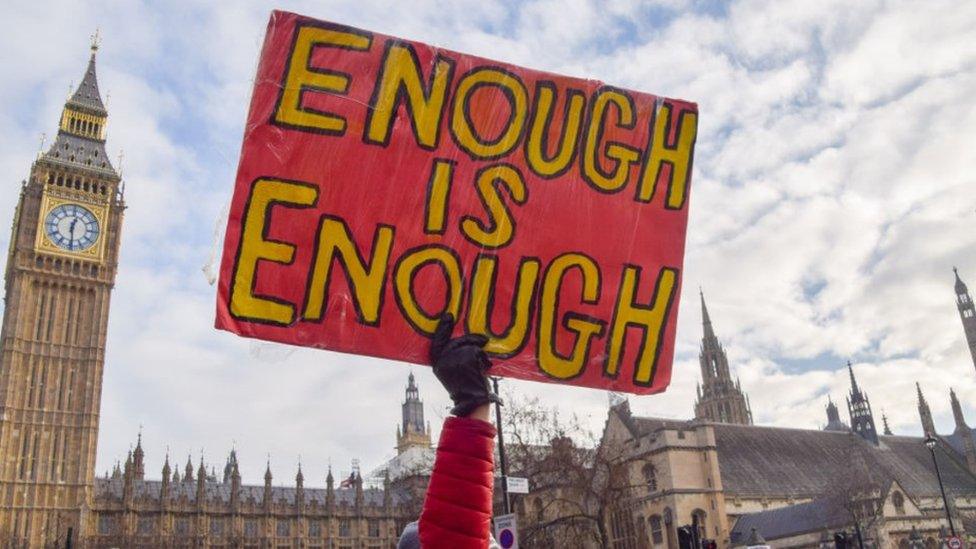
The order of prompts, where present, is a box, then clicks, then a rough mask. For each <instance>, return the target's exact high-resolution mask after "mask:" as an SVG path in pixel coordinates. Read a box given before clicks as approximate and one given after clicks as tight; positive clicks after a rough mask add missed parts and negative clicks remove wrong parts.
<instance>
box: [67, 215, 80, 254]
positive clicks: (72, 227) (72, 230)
mask: <svg viewBox="0 0 976 549" xmlns="http://www.w3.org/2000/svg"><path fill="white" fill-rule="evenodd" d="M77 224H78V218H77V217H76V218H74V219H72V220H71V224H70V225H68V232H69V233H70V234H71V239H70V240H68V249H69V250H74V249H75V225H77Z"/></svg>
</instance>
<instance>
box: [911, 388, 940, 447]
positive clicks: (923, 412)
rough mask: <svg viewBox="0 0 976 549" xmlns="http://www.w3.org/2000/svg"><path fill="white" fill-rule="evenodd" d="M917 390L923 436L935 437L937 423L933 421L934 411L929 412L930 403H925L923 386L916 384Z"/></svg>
mask: <svg viewBox="0 0 976 549" xmlns="http://www.w3.org/2000/svg"><path fill="white" fill-rule="evenodd" d="M915 389H917V390H918V417H919V419H921V420H922V434H923V435H925V436H929V435H931V436H935V422H934V421H932V410H929V403H928V402H925V396H924V395H923V394H922V386H921V385H919V384H918V382H917V381H916V382H915Z"/></svg>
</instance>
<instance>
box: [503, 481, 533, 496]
mask: <svg viewBox="0 0 976 549" xmlns="http://www.w3.org/2000/svg"><path fill="white" fill-rule="evenodd" d="M505 484H506V486H508V493H509V494H528V493H529V479H527V478H524V477H505Z"/></svg>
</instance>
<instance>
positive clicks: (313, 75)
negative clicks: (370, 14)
mask: <svg viewBox="0 0 976 549" xmlns="http://www.w3.org/2000/svg"><path fill="white" fill-rule="evenodd" d="M296 32H297V35H296V37H295V45H294V47H293V48H292V51H291V56H290V57H289V59H288V72H287V73H286V74H285V82H284V84H283V88H282V90H281V97H279V99H278V105H277V106H276V107H275V113H274V120H275V122H277V123H280V124H283V125H286V126H295V127H298V128H302V129H307V130H311V131H315V132H322V133H331V134H337V135H342V134H343V133H344V132H345V131H346V120H345V118H343V117H341V116H339V115H336V114H332V113H325V112H320V111H316V110H313V109H306V108H304V107H302V94H303V93H304V92H306V91H318V92H325V93H331V94H339V95H345V94H346V92H347V91H348V90H349V75H347V74H345V73H341V72H337V71H330V70H325V69H314V68H311V67H309V63H310V62H311V57H312V51H313V50H314V49H315V48H316V47H318V46H332V47H337V48H343V49H349V50H360V51H363V50H368V49H369V46H370V44H371V43H372V37H371V36H370V35H368V34H359V33H354V32H349V31H345V30H338V29H335V28H323V27H311V26H303V27H298V30H297V31H296Z"/></svg>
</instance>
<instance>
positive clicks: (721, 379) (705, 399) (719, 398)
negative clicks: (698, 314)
mask: <svg viewBox="0 0 976 549" xmlns="http://www.w3.org/2000/svg"><path fill="white" fill-rule="evenodd" d="M701 306H702V323H703V325H704V336H703V337H702V346H701V354H699V355H698V360H699V362H700V363H701V372H702V383H701V384H700V385H699V386H698V400H697V401H696V402H695V419H704V420H706V421H714V422H718V423H738V424H742V425H752V410H751V409H750V408H749V400H748V397H746V396H745V394H743V392H742V387H741V385H740V384H739V380H738V379H736V380H735V381H732V375H731V374H730V373H729V359H728V357H727V356H726V355H725V349H723V348H722V344H721V343H719V341H718V338H717V337H715V331H714V330H713V329H712V320H711V319H710V318H709V316H708V308H707V307H706V306H705V295H704V294H701Z"/></svg>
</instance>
